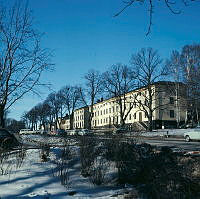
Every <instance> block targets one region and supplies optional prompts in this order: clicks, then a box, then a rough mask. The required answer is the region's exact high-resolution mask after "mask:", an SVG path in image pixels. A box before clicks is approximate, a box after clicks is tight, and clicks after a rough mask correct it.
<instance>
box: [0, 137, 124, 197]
mask: <svg viewBox="0 0 200 199" xmlns="http://www.w3.org/2000/svg"><path fill="white" fill-rule="evenodd" d="M34 139H37V136H36V137H34ZM56 140H57V143H62V141H60V140H58V139H56ZM54 141H55V140H54ZM49 142H52V143H53V140H52V139H50V140H49ZM61 150H62V148H61V147H51V148H50V151H49V156H48V159H47V161H43V160H42V159H41V152H42V149H40V148H39V149H26V150H24V151H22V152H17V153H11V154H10V155H7V156H4V158H5V159H4V158H3V157H0V158H1V161H2V163H0V169H1V170H0V172H3V173H4V175H2V174H1V173H0V198H1V199H29V198H32V199H66V198H67V199H70V198H73V199H74V198H84V199H87V198H99V199H104V198H105V199H108V198H113V199H115V198H118V199H120V198H123V193H124V191H125V190H124V189H122V188H120V187H117V186H113V185H104V186H95V185H93V184H92V183H90V181H89V179H88V178H84V177H82V176H81V174H80V161H79V157H78V156H76V157H75V159H73V164H72V165H71V166H70V167H69V170H68V171H67V172H68V176H69V178H68V181H67V184H65V186H64V185H62V184H61V181H60V178H59V176H58V175H57V173H56V171H57V169H58V164H59V161H61V159H59V158H60V153H61ZM73 150H74V153H76V152H77V147H76V146H74V147H73ZM70 194H71V195H70ZM73 194H74V195H73ZM119 194H121V195H119Z"/></svg>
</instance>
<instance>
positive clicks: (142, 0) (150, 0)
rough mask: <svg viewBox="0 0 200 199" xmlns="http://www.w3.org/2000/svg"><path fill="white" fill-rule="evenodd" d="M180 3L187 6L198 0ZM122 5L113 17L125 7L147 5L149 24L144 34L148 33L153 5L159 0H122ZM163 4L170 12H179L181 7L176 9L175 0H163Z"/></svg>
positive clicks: (184, 0) (185, 0)
mask: <svg viewBox="0 0 200 199" xmlns="http://www.w3.org/2000/svg"><path fill="white" fill-rule="evenodd" d="M181 1H182V4H183V5H184V6H185V7H187V6H188V5H189V4H190V3H191V2H195V1H196V2H198V1H197V0H181ZM122 2H123V4H124V6H123V7H122V9H121V10H120V11H119V12H117V13H116V14H115V15H114V17H117V16H119V15H120V14H122V13H123V12H124V11H125V10H126V9H128V8H130V7H131V6H136V5H137V4H138V5H140V6H141V5H143V6H144V7H147V6H148V13H149V25H148V30H147V33H146V35H148V34H149V33H150V32H151V27H152V24H153V14H154V12H155V7H156V6H155V5H156V4H157V3H159V1H155V0H126V1H124V0H122ZM164 4H165V5H166V8H167V9H168V10H169V11H170V12H171V13H172V14H181V12H182V11H181V9H179V8H180V7H179V8H178V9H177V4H179V3H177V2H176V0H175V1H170V0H164Z"/></svg>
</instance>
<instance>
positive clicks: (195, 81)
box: [180, 44, 200, 123]
mask: <svg viewBox="0 0 200 199" xmlns="http://www.w3.org/2000/svg"><path fill="white" fill-rule="evenodd" d="M180 65H181V67H182V70H183V72H184V80H183V81H184V83H185V84H186V85H187V97H188V113H189V114H190V120H191V121H192V123H193V122H199V112H200V97H199V96H200V81H199V80H200V45H199V44H193V45H186V46H184V47H183V48H182V52H181V54H180Z"/></svg>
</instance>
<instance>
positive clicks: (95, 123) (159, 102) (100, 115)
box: [73, 81, 187, 129]
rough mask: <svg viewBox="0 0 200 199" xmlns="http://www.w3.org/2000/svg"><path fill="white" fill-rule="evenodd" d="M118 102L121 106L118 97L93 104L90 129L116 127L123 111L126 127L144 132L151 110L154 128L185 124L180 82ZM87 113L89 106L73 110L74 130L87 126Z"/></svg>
mask: <svg viewBox="0 0 200 199" xmlns="http://www.w3.org/2000/svg"><path fill="white" fill-rule="evenodd" d="M121 100H122V104H121V106H120V103H119V96H118V97H113V98H110V99H106V100H100V101H98V102H97V103H95V104H94V106H93V117H92V123H91V128H93V129H95V128H112V127H113V126H116V127H117V126H119V125H120V123H121V116H120V113H122V112H123V115H124V118H125V125H126V126H127V127H129V128H130V129H131V128H132V129H135V128H139V129H145V128H147V125H148V121H149V117H148V116H149V114H150V111H149V110H150V107H151V110H152V124H153V128H154V129H161V128H172V127H173V128H174V127H176V126H177V124H181V123H184V121H185V118H186V113H187V106H186V104H187V103H186V87H185V85H184V84H183V83H180V82H179V83H175V82H167V81H160V82H156V83H154V84H152V85H150V86H149V87H141V88H139V89H135V90H133V91H130V92H128V93H126V95H125V96H124V97H123V98H121ZM90 110H91V107H82V108H80V109H76V110H75V111H74V121H73V127H74V128H88V127H89V112H90ZM120 110H121V111H120Z"/></svg>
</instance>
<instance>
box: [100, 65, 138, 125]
mask: <svg viewBox="0 0 200 199" xmlns="http://www.w3.org/2000/svg"><path fill="white" fill-rule="evenodd" d="M103 80H104V82H103V85H104V87H105V90H106V92H107V93H108V94H109V95H110V97H114V98H115V99H116V100H115V101H116V103H117V104H118V105H119V114H120V125H121V126H124V125H125V121H126V118H127V116H128V114H129V113H130V111H131V109H132V108H133V105H134V103H133V101H130V99H128V98H127V93H128V92H129V91H131V90H132V89H134V87H135V76H134V73H133V72H132V70H131V69H130V68H129V67H127V66H126V65H123V64H115V65H113V66H111V67H110V69H109V70H108V71H107V72H105V73H104V74H103Z"/></svg>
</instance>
